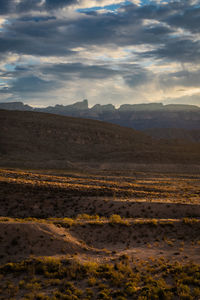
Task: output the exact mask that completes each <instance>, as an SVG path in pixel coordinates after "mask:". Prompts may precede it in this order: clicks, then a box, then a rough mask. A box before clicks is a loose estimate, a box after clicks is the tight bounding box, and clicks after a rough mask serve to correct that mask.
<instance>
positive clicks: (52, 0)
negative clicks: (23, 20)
mask: <svg viewBox="0 0 200 300" xmlns="http://www.w3.org/2000/svg"><path fill="white" fill-rule="evenodd" d="M77 2H78V0H46V1H44V2H42V0H21V1H20V2H17V1H16V0H0V14H1V15H7V14H9V13H11V14H13V13H27V12H31V11H32V12H34V11H36V12H44V11H49V10H50V11H51V10H55V9H59V8H63V7H65V6H69V5H72V4H77Z"/></svg>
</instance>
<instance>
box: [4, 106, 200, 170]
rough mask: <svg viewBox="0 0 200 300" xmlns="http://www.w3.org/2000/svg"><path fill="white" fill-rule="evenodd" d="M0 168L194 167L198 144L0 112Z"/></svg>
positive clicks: (91, 122)
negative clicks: (176, 164) (156, 164)
mask: <svg viewBox="0 0 200 300" xmlns="http://www.w3.org/2000/svg"><path fill="white" fill-rule="evenodd" d="M0 123H1V131H0V164H1V165H2V166H3V165H7V166H21V167H22V166H29V167H37V166H39V167H45V168H46V167H51V168H65V167H68V168H69V167H72V168H73V167H74V166H76V165H77V164H81V163H84V164H86V165H90V164H96V165H102V164H104V163H114V164H115V163H123V164H124V163H125V164H130V163H143V164H144V163H145V164H148V163H167V164H168V163H179V164H196V165H198V164H199V161H200V144H199V143H190V144H188V143H187V144H184V143H181V142H179V143H175V142H166V141H164V140H163V141H157V140H154V139H152V138H151V137H149V136H148V135H146V134H144V133H141V132H138V131H135V130H133V129H129V128H125V127H121V126H118V125H114V124H109V123H104V122H100V121H95V120H88V119H81V118H73V117H63V116H58V115H52V114H45V113H38V112H20V111H4V110H1V111H0Z"/></svg>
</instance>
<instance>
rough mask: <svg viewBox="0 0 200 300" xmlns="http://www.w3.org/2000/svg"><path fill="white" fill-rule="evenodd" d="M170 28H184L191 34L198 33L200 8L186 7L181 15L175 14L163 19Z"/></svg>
mask: <svg viewBox="0 0 200 300" xmlns="http://www.w3.org/2000/svg"><path fill="white" fill-rule="evenodd" d="M165 22H167V23H168V24H169V25H171V26H175V27H177V28H185V29H187V30H189V31H191V32H192V33H199V31H200V7H186V9H185V11H183V12H182V13H180V12H176V13H174V14H173V15H170V16H169V17H168V18H166V19H165Z"/></svg>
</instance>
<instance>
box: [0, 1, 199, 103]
mask: <svg viewBox="0 0 200 300" xmlns="http://www.w3.org/2000/svg"><path fill="white" fill-rule="evenodd" d="M131 2H132V3H131ZM114 4H117V9H116V6H115V8H114V9H113V10H112V7H111V8H109V7H107V5H114ZM94 6H99V7H101V8H103V10H101V11H98V10H96V9H95V7H94ZM92 7H93V8H92ZM80 8H88V11H83V10H78V9H80ZM0 14H1V15H2V17H1V19H2V20H3V21H2V22H1V26H0V58H1V63H0V68H1V69H2V71H1V75H2V76H3V80H4V82H5V85H1V93H4V94H6V93H12V94H13V95H14V96H18V95H20V94H21V95H25V94H26V96H27V97H33V95H35V94H38V95H40V93H41V98H42V99H43V97H46V98H48V95H50V96H52V94H54V96H55V98H56V99H57V98H58V99H61V98H62V93H63V95H66V93H67V89H68V90H69V89H70V93H68V94H69V97H73V93H74V96H76V97H81V96H83V97H86V96H87V94H89V95H91V96H92V97H95V94H96V95H98V96H97V98H98V99H101V95H102V98H105V97H106V96H107V97H108V99H113V102H114V101H117V100H116V99H124V100H121V101H125V100H126V101H127V99H129V98H130V97H132V96H131V95H132V94H133V91H134V98H130V99H131V100H130V101H138V99H139V98H140V99H145V101H147V98H148V97H150V96H149V95H151V98H153V99H155V101H157V100H159V101H161V100H162V99H165V98H166V97H167V98H170V97H169V95H170V93H171V99H173V97H175V98H178V97H179V98H180V96H181V97H182V95H183V94H181V92H180V89H181V88H182V87H183V89H184V91H185V90H186V89H188V90H189V91H191V92H192V91H193V89H197V88H198V85H199V77H200V73H199V71H198V70H200V62H199V60H200V35H199V33H200V32H199V31H200V23H199V17H200V8H199V2H198V1H192V0H187V1H186V0H182V1H178V0H177V1H174V0H171V1H165V2H164V1H149V2H148V1H120V0H116V1H114V0H95V1H89V0H79V1H78V0H68V1H67V0H57V1H56V0H54V1H53V0H45V1H42V0H20V1H17V0H6V1H5V0H0ZM13 56H16V59H15V60H14V61H12V63H11V62H9V58H10V57H13ZM33 60H35V61H36V63H34V64H32V65H31V61H33ZM10 64H12V66H11V65H10ZM23 83H25V85H24V86H23ZM51 87H52V88H51ZM105 87H106V88H105ZM53 88H54V90H53ZM65 89H66V90H65ZM136 90H137V92H135V91H136ZM35 91H37V93H36V92H35ZM49 91H50V92H49ZM164 92H165V93H167V94H165V93H164ZM109 93H110V95H111V96H110V97H111V98H109ZM44 94H45V96H44ZM136 94H137V95H136ZM58 95H59V97H60V98H59V97H58ZM117 95H118V96H117ZM38 97H39V96H38ZM65 97H66V96H65ZM68 100H69V102H71V101H70V99H68ZM68 100H67V101H68ZM96 101H97V100H96ZM105 101H106V100H105ZM109 101H111V100H109ZM149 101H150V100H149ZM129 103H130V102H129Z"/></svg>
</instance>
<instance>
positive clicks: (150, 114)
mask: <svg viewBox="0 0 200 300" xmlns="http://www.w3.org/2000/svg"><path fill="white" fill-rule="evenodd" d="M0 109H6V110H19V111H37V112H45V113H52V114H58V115H64V116H73V117H81V118H87V119H95V120H100V121H105V122H110V123H113V124H118V125H121V126H126V127H130V128H134V129H137V130H146V129H154V128H183V129H190V130H192V129H200V107H198V106H194V105H183V104H179V105H178V104H169V105H163V104H162V103H149V104H123V105H121V106H120V107H119V108H118V109H117V108H115V106H114V105H113V104H107V105H100V104H96V105H94V106H93V107H91V108H89V107H88V101H87V100H86V99H85V100H83V101H80V102H76V103H74V104H71V105H66V106H65V105H58V104H57V105H55V106H48V107H44V108H39V107H32V106H29V105H25V104H24V103H22V102H11V103H0Z"/></svg>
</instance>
